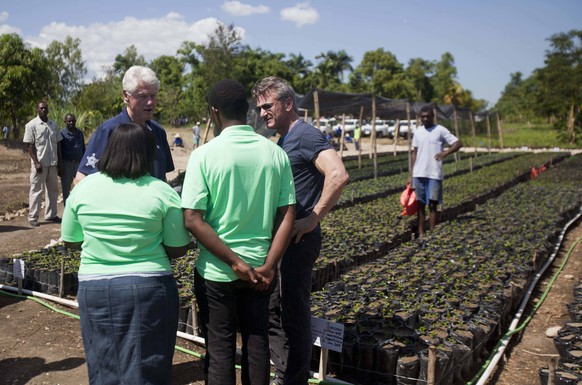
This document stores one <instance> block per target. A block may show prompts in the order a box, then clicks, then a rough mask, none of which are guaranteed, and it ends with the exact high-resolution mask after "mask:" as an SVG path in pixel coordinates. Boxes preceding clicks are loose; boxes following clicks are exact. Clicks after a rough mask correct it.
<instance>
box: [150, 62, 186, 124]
mask: <svg viewBox="0 0 582 385" xmlns="http://www.w3.org/2000/svg"><path fill="white" fill-rule="evenodd" d="M150 67H151V69H152V70H153V71H154V72H155V73H156V75H157V77H158V79H159V80H160V83H161V85H160V91H159V93H158V104H157V107H156V116H157V117H159V118H158V119H159V120H160V121H162V122H168V123H170V124H172V125H178V118H179V117H180V116H179V109H178V106H179V103H180V99H181V98H182V73H183V72H184V62H182V61H180V59H178V58H177V57H175V56H167V55H164V56H159V57H157V58H155V59H154V60H152V62H151V63H150Z"/></svg>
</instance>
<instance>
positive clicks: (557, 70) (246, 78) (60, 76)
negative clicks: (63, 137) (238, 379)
mask: <svg viewBox="0 0 582 385" xmlns="http://www.w3.org/2000/svg"><path fill="white" fill-rule="evenodd" d="M581 35H582V31H571V32H569V33H564V34H558V35H554V36H552V37H551V38H550V39H549V40H550V43H551V49H550V50H548V51H547V53H546V67H544V68H541V69H538V70H536V71H535V73H534V74H533V75H532V76H531V77H530V78H528V79H523V75H522V74H520V73H519V72H518V73H515V74H512V75H511V80H510V82H509V84H508V85H507V86H506V88H505V91H504V93H503V96H502V98H501V99H500V100H499V102H498V103H497V105H496V106H495V108H496V109H498V110H499V111H500V113H501V114H502V116H503V117H504V119H508V120H511V121H524V122H525V121H531V120H535V119H544V118H545V119H548V120H552V121H553V122H556V124H559V122H562V123H563V124H566V125H567V127H568V131H567V132H568V135H570V130H571V132H572V133H573V135H574V138H575V133H576V130H578V131H579V128H580V127H579V125H580V116H579V115H580V102H581V100H580V98H581V91H580V84H582V83H581V82H580V80H582V65H581V62H582V47H581V44H580V38H581ZM80 44H81V41H80V40H79V39H78V38H77V39H73V38H71V37H67V38H66V39H65V40H64V41H63V42H59V41H53V42H52V43H50V44H49V46H48V47H47V48H46V49H45V50H42V49H39V48H31V47H29V46H28V45H27V44H26V43H24V41H23V40H22V38H21V37H20V36H19V35H17V34H4V35H0V124H8V125H9V126H11V127H12V128H14V130H11V132H12V135H13V137H15V138H18V137H19V135H21V132H19V130H18V129H19V128H22V127H23V125H24V123H25V122H26V121H27V120H28V119H30V118H31V117H32V116H33V115H34V106H35V104H36V102H37V101H38V100H41V99H45V100H47V101H49V102H50V106H51V109H52V112H51V117H52V118H53V119H54V120H55V121H58V123H59V124H62V123H61V121H60V120H59V119H58V118H59V117H60V115H62V116H63V117H64V114H65V113H66V112H68V111H72V112H74V113H76V114H77V115H78V116H77V120H78V125H79V127H83V128H84V129H86V130H87V131H89V132H90V131H92V130H93V129H95V127H96V126H97V125H99V124H100V123H101V122H102V121H103V120H104V119H106V118H108V117H110V116H113V115H115V114H117V113H118V112H119V111H120V110H121V108H122V107H123V102H122V98H121V77H122V76H123V74H124V73H125V71H126V70H127V69H128V68H129V67H130V66H132V65H136V64H139V65H146V66H149V67H150V68H152V69H153V70H154V71H155V72H156V73H157V75H158V77H159V79H160V81H161V83H162V87H161V89H160V92H159V96H158V107H157V108H156V119H158V120H159V121H161V122H163V123H164V124H170V125H181V124H183V123H184V122H187V121H189V122H191V121H193V120H201V119H202V118H203V117H205V115H206V100H205V99H206V93H207V91H208V89H209V87H210V86H211V85H212V84H213V83H214V82H216V81H218V80H220V79H222V78H231V79H236V80H238V81H240V82H241V83H242V84H243V85H244V86H245V87H246V88H247V90H250V89H251V87H252V85H253V84H254V83H255V82H256V81H257V80H258V79H260V78H262V77H264V76H270V75H275V76H279V77H281V78H284V79H286V80H288V81H289V82H290V83H291V84H292V85H293V87H294V88H295V90H296V91H297V92H298V93H299V94H305V93H307V92H308V91H309V90H311V89H312V88H314V87H318V88H321V89H326V90H330V91H337V92H349V93H375V94H376V95H379V96H384V97H388V98H393V99H407V100H410V101H422V102H437V103H440V104H455V105H456V106H459V107H468V108H470V109H471V110H472V111H475V112H478V111H482V110H484V109H486V108H487V107H488V106H487V103H486V102H485V101H484V100H479V99H475V98H474V97H473V95H472V92H471V91H470V90H467V89H465V88H463V86H462V85H461V84H460V83H459V81H458V80H457V69H456V67H455V60H454V57H453V55H452V54H450V53H449V52H445V53H444V54H443V55H442V56H441V58H440V60H438V61H429V60H425V59H422V58H413V59H410V60H409V62H408V65H404V64H402V63H400V62H399V61H398V59H397V58H396V56H395V55H394V54H392V53H391V52H389V51H385V50H384V49H382V48H379V49H377V50H375V51H368V52H366V53H365V54H364V57H363V59H362V61H361V63H360V64H359V65H358V66H356V67H353V66H352V63H353V58H352V57H351V56H350V55H349V54H348V53H347V52H346V51H345V50H340V51H327V52H322V53H321V54H319V55H318V56H316V58H315V59H316V63H312V62H311V61H310V60H306V59H305V58H304V57H303V56H302V55H301V54H300V53H299V54H294V53H290V54H288V55H287V54H283V53H273V52H270V51H265V50H262V49H260V48H256V49H255V48H252V47H250V46H248V45H243V44H242V43H241V36H240V35H239V34H238V33H237V31H236V29H235V27H234V26H233V25H228V26H227V25H219V26H218V27H217V29H216V30H215V31H214V33H213V34H212V35H211V36H210V37H209V42H208V43H207V44H206V45H201V44H196V43H194V42H191V41H184V42H183V43H182V45H181V46H180V48H179V49H178V50H177V52H176V54H175V55H174V56H170V55H162V56H159V57H157V58H155V59H153V60H151V61H150V62H147V61H146V60H145V59H144V57H143V56H142V55H140V54H139V53H138V51H137V49H136V47H135V46H133V45H131V46H129V47H127V48H126V49H125V51H124V52H123V53H121V54H118V55H117V56H116V57H115V60H114V62H113V63H112V64H111V66H110V67H108V68H107V69H106V74H105V76H103V77H101V78H93V79H92V81H90V82H88V83H87V82H86V81H85V77H86V74H87V67H86V64H85V61H84V60H83V56H82V52H81V49H80ZM574 79H577V81H574ZM55 111H56V112H55ZM575 123H577V124H578V125H577V126H576V128H575V127H574V126H575ZM570 125H572V128H571V129H570Z"/></svg>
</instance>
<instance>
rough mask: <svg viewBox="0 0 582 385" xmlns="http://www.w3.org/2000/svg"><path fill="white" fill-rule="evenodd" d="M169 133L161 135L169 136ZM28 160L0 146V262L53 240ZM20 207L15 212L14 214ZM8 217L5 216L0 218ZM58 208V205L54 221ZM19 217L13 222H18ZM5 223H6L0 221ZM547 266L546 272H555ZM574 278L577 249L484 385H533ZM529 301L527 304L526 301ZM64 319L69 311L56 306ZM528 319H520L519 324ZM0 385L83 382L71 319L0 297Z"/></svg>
mask: <svg viewBox="0 0 582 385" xmlns="http://www.w3.org/2000/svg"><path fill="white" fill-rule="evenodd" d="M175 132H177V130H174V131H169V133H168V136H169V137H171V136H173V135H174V134H175ZM179 132H181V134H182V137H183V138H184V139H185V142H186V146H187V147H186V148H185V149H182V148H178V149H173V155H174V161H175V164H176V168H177V171H176V172H175V173H177V172H178V171H179V170H184V169H185V167H186V163H187V159H188V156H189V153H190V151H191V148H189V141H190V140H191V135H190V132H189V130H180V131H179ZM28 174H29V160H28V155H27V154H26V153H25V152H23V151H22V149H20V148H19V146H18V144H16V145H13V146H11V148H6V147H5V146H3V145H2V143H0V198H1V199H0V215H1V216H2V217H0V220H1V221H0V256H1V257H6V256H11V255H13V254H16V253H19V252H22V251H27V250H36V249H38V248H40V247H43V246H45V245H47V244H49V243H50V242H55V241H56V240H58V238H59V232H60V226H59V225H58V224H53V223H46V222H41V225H40V227H37V228H32V227H30V226H29V224H28V221H27V219H26V216H25V215H26V206H27V196H28V188H29V181H28ZM18 209H20V210H21V212H20V213H18V212H15V211H16V210H18ZM6 212H9V215H8V217H5V216H4V213H6ZM61 213H62V203H60V204H59V215H61ZM19 215H20V216H19ZM6 219H7V220H6ZM581 236H582V226H581V225H580V223H578V224H577V225H576V226H574V227H573V229H572V230H571V231H570V232H569V234H568V235H567V237H566V239H565V242H564V246H563V247H562V251H561V253H560V256H559V258H558V259H557V260H556V263H555V264H554V266H559V264H560V263H561V258H563V255H564V253H565V250H568V248H569V247H570V245H571V244H573V243H574V241H575V240H576V239H578V238H579V237H581ZM555 269H556V268H555V267H554V268H553V270H554V271H555ZM551 276H552V272H551V271H550V272H548V273H547V274H546V276H544V277H543V279H542V280H541V281H540V284H539V285H538V288H539V290H538V291H539V292H536V298H539V294H540V292H541V291H543V289H545V287H546V285H547V284H548V282H549V279H550V278H551ZM580 277H582V244H579V245H578V246H576V248H575V249H574V250H573V252H572V254H571V256H570V259H569V262H568V264H567V266H566V268H565V269H564V271H563V272H562V273H561V274H560V276H559V278H558V279H557V281H556V282H555V283H554V285H553V287H552V290H551V291H550V294H549V296H548V297H547V298H546V300H545V301H544V304H543V305H542V307H541V308H540V309H539V310H538V312H537V313H536V315H535V316H534V317H533V319H532V321H531V322H530V323H529V325H528V326H527V328H526V329H525V331H524V332H523V333H522V334H520V335H519V336H516V337H517V338H515V337H514V341H513V342H512V343H511V345H510V349H509V353H508V354H507V355H506V358H505V359H504V360H503V362H502V363H501V365H500V367H499V369H498V370H497V373H496V375H495V377H494V378H493V379H492V380H491V382H490V384H496V385H516V384H524V385H530V384H531V385H534V384H539V383H540V381H539V376H538V370H539V368H540V367H542V366H547V365H548V364H549V361H550V358H551V357H552V356H554V355H556V354H557V351H556V349H555V347H554V344H553V340H552V339H551V338H548V337H546V335H545V332H546V330H547V329H548V328H549V327H552V326H562V325H564V324H565V323H566V322H568V321H569V316H568V312H567V308H566V304H567V303H569V302H570V301H572V297H573V294H572V287H573V285H575V284H576V283H577V282H578V279H579V278H580ZM534 300H535V299H534ZM52 305H53V306H56V307H58V308H61V309H65V310H67V311H69V312H72V313H77V311H76V310H75V309H68V308H64V307H62V306H59V305H54V304H52ZM528 314H529V313H528V312H526V314H525V315H524V316H523V317H522V320H523V319H525V318H526V316H527V315H528ZM0 325H1V327H0V384H10V385H24V384H49V385H55V384H60V385H77V384H86V383H87V374H86V366H85V358H84V352H83V344H82V341H81V336H80V331H79V323H78V321H77V320H76V319H74V318H71V317H68V316H66V315H62V314H59V313H56V312H54V311H52V310H50V309H48V308H46V307H44V306H42V305H40V304H39V303H37V302H35V301H32V300H21V299H16V298H14V297H11V296H6V295H4V294H0ZM178 345H179V346H182V347H185V348H188V349H192V350H195V351H198V352H203V349H202V348H200V347H197V346H195V345H193V344H192V343H190V342H189V341H185V340H183V339H178ZM202 366H203V364H202V361H201V360H200V359H198V358H195V357H193V356H190V355H187V354H185V353H181V352H178V351H177V352H176V354H175V356H174V384H180V385H185V384H201V383H203V380H202V378H203V377H202Z"/></svg>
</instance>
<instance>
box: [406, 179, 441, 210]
mask: <svg viewBox="0 0 582 385" xmlns="http://www.w3.org/2000/svg"><path fill="white" fill-rule="evenodd" d="M412 188H414V192H415V194H416V200H417V201H418V203H420V204H422V205H427V204H429V203H430V201H433V202H436V203H439V204H442V203H443V181H442V180H438V179H430V178H416V177H414V178H412Z"/></svg>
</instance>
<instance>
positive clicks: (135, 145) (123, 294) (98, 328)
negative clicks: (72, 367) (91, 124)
mask: <svg viewBox="0 0 582 385" xmlns="http://www.w3.org/2000/svg"><path fill="white" fill-rule="evenodd" d="M155 146H156V139H155V136H154V134H153V133H152V132H151V131H149V130H148V129H147V128H145V127H143V126H141V125H139V124H135V123H125V124H121V125H120V126H118V127H117V128H115V129H114V130H113V132H112V134H111V136H110V138H109V140H108V142H107V146H106V148H105V152H104V153H103V156H102V157H101V159H99V163H98V164H97V166H98V169H99V172H97V173H95V174H91V175H88V176H87V177H86V178H84V179H83V180H82V181H81V182H79V183H78V184H77V186H76V187H75V188H74V189H73V191H72V192H71V195H69V199H68V200H67V205H66V206H65V212H64V214H63V220H62V227H61V235H62V238H63V240H64V241H65V246H67V247H72V248H80V247H82V251H81V266H80V267H79V289H78V293H77V299H78V301H79V312H80V318H81V335H82V337H83V344H84V348H85V355H86V357H87V369H88V374H89V381H88V382H89V383H91V384H96V383H100V384H101V383H103V384H105V383H107V384H114V383H115V384H134V383H140V384H171V383H172V357H173V355H174V346H175V343H176V331H177V328H178V306H179V298H178V289H177V287H176V281H175V279H174V277H173V275H172V268H171V265H170V260H169V258H174V257H178V256H182V255H184V254H185V253H186V251H187V249H186V248H187V245H188V244H189V243H190V235H189V234H188V231H187V230H186V228H185V227H184V217H183V213H182V209H181V207H180V197H179V196H178V194H177V193H176V191H174V189H172V187H170V186H169V185H168V184H167V183H165V182H163V181H161V180H159V179H157V178H154V177H153V176H151V174H152V173H153V170H154V158H155V152H156V147H155Z"/></svg>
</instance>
